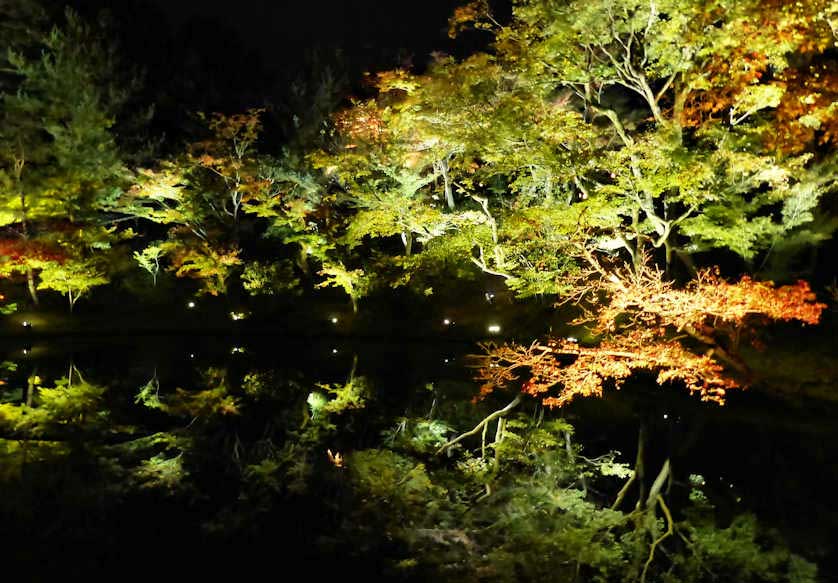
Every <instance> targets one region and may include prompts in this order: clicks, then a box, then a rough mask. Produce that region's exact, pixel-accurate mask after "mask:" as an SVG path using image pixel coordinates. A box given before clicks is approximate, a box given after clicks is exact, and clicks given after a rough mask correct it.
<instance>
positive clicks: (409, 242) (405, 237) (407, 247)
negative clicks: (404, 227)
mask: <svg viewBox="0 0 838 583" xmlns="http://www.w3.org/2000/svg"><path fill="white" fill-rule="evenodd" d="M402 244H403V245H404V254H405V255H407V256H408V257H410V255H411V253H413V233H411V232H410V231H402Z"/></svg>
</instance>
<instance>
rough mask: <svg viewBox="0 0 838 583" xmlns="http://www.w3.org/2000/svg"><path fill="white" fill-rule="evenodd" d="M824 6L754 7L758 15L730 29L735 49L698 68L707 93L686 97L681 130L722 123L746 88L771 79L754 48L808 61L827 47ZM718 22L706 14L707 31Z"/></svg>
mask: <svg viewBox="0 0 838 583" xmlns="http://www.w3.org/2000/svg"><path fill="white" fill-rule="evenodd" d="M829 2H830V0H807V2H789V1H788V0H763V1H762V2H760V3H759V9H758V12H756V13H754V14H752V15H750V18H749V19H747V20H746V21H743V22H739V23H731V24H732V26H733V27H734V28H732V29H731V31H730V33H731V34H732V35H734V36H735V41H736V44H735V46H731V47H730V48H729V51H728V52H719V53H717V54H715V55H714V56H713V57H711V59H710V61H709V62H707V63H706V64H705V65H704V66H703V67H702V74H701V77H702V78H703V80H704V81H705V82H706V83H708V84H709V87H707V88H706V89H704V90H700V91H695V92H693V93H691V94H690V95H689V96H688V98H687V101H686V103H685V105H684V108H683V110H682V111H681V119H680V120H679V121H680V123H681V124H682V125H683V126H684V127H697V126H700V125H703V124H704V123H705V122H707V121H709V120H711V119H718V118H720V117H723V116H724V115H725V114H726V112H727V111H729V110H730V108H731V106H732V105H733V104H734V102H735V101H736V99H737V97H738V96H739V95H740V94H741V93H742V91H743V90H744V89H745V88H746V87H747V86H749V85H754V84H758V83H760V82H761V81H766V80H767V79H768V78H769V77H770V76H771V75H772V74H773V72H774V68H773V67H772V63H771V59H770V58H769V56H768V54H767V53H765V52H761V51H759V50H754V48H753V47H765V49H766V50H770V49H772V48H774V47H776V46H790V47H794V48H793V49H790V52H795V53H796V54H797V55H798V58H800V57H802V58H811V57H812V56H814V55H820V54H822V53H823V52H824V51H826V50H827V49H828V48H829V47H831V46H832V45H833V43H834V37H833V34H832V31H831V29H830V27H829V24H828V22H827V21H826V20H825V19H824V18H822V17H821V14H822V13H823V12H824V11H825V10H826V9H827V5H828V4H829ZM720 16H721V15H719V14H713V13H710V14H708V15H707V16H706V19H705V20H706V26H712V22H713V20H714V19H717V18H719V17H720ZM798 74H800V73H798ZM803 74H804V75H805V73H803ZM794 75H795V74H794V73H790V74H789V76H787V77H783V80H784V81H787V82H794ZM797 97H799V94H798V95H796V96H789V99H788V100H787V106H788V105H793V104H794V103H795V99H796V98H797ZM797 117H799V116H797ZM797 117H794V119H797ZM781 139H782V136H781ZM794 139H795V138H794V137H789V139H788V140H783V143H784V145H791V144H792V143H793V141H794Z"/></svg>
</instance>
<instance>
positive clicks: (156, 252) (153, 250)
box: [134, 243, 164, 286]
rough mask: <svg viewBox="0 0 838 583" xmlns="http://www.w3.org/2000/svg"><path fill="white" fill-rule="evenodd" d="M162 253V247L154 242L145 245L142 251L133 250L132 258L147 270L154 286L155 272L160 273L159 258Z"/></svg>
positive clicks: (155, 282) (155, 283)
mask: <svg viewBox="0 0 838 583" xmlns="http://www.w3.org/2000/svg"><path fill="white" fill-rule="evenodd" d="M163 255H164V252H163V248H162V247H161V246H160V245H159V244H155V243H152V244H150V245H148V246H146V247H145V248H143V249H142V251H134V260H135V261H136V262H137V263H138V264H139V266H140V267H142V268H143V269H145V270H146V271H148V273H149V274H150V275H151V281H152V283H153V284H154V285H155V286H156V285H157V274H158V273H160V259H161V258H162V257H163Z"/></svg>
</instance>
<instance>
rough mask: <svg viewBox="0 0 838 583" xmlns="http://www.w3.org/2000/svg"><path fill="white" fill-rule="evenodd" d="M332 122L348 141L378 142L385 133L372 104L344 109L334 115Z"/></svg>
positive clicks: (349, 146) (381, 121)
mask: <svg viewBox="0 0 838 583" xmlns="http://www.w3.org/2000/svg"><path fill="white" fill-rule="evenodd" d="M334 121H335V126H336V127H337V129H338V131H339V132H340V133H341V134H343V135H344V136H346V137H347V138H349V139H350V140H360V141H365V142H378V141H380V140H381V139H382V138H383V137H384V133H385V132H386V127H385V124H384V120H382V119H381V112H380V111H379V110H378V108H377V107H376V106H375V104H374V103H361V104H356V105H355V106H354V107H351V108H349V109H344V110H343V111H340V112H338V113H337V114H336V115H335V117H334ZM345 147H346V148H354V147H357V144H354V143H350V144H348V145H346V146H345Z"/></svg>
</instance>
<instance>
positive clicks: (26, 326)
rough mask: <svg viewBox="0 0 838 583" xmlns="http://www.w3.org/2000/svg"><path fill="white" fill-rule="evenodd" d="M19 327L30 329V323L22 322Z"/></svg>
mask: <svg viewBox="0 0 838 583" xmlns="http://www.w3.org/2000/svg"><path fill="white" fill-rule="evenodd" d="M20 325H21V326H23V327H24V328H31V327H32V322H30V321H28V320H24V321H23V322H21V324H20Z"/></svg>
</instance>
